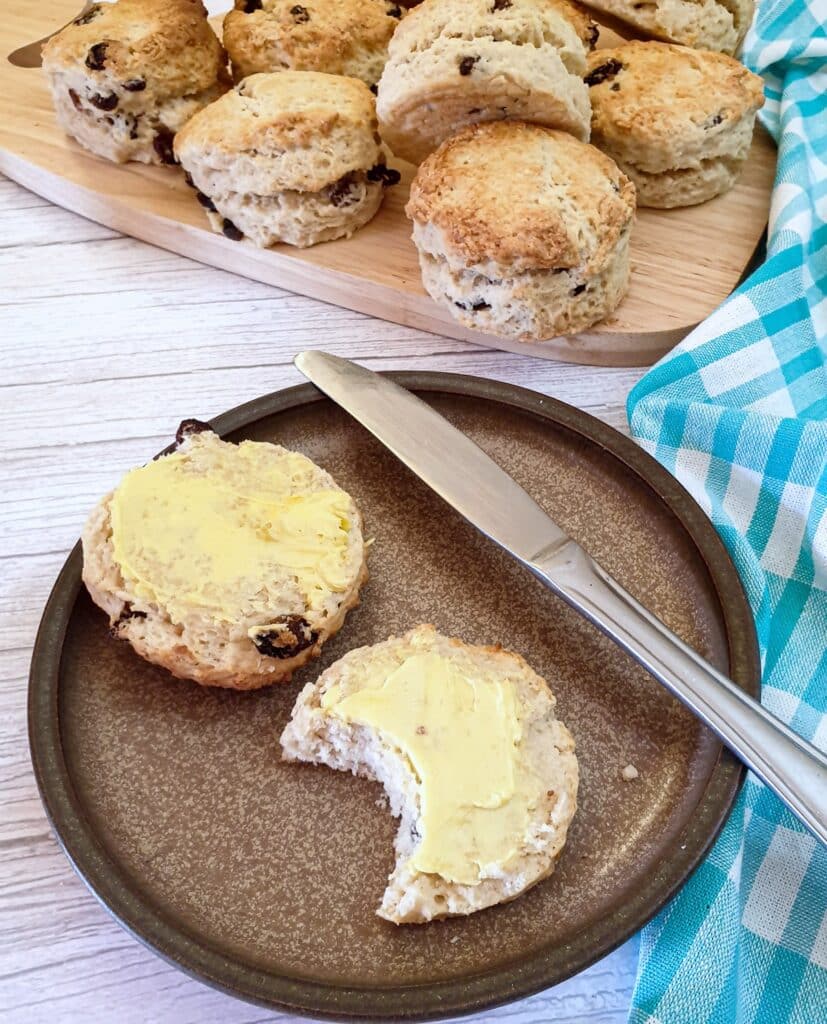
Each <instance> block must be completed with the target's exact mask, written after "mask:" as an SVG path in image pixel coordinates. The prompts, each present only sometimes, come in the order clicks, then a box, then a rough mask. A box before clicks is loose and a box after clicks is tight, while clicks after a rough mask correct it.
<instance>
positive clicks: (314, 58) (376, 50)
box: [224, 0, 404, 85]
mask: <svg viewBox="0 0 827 1024" xmlns="http://www.w3.org/2000/svg"><path fill="white" fill-rule="evenodd" d="M403 13H404V12H403V9H402V8H401V7H400V6H399V5H398V4H396V3H394V2H392V0H334V2H330V0H305V2H304V3H302V4H300V5H299V4H296V3H294V0H235V8H234V9H233V10H231V11H229V12H228V13H227V15H226V17H225V18H224V45H225V47H226V48H227V52H228V53H229V55H230V60H231V61H232V66H233V74H234V76H235V78H236V80H237V81H238V80H240V79H242V78H246V77H247V75H252V74H255V73H256V72H260V71H281V70H292V71H324V72H327V73H328V74H331V75H346V76H348V77H351V78H359V79H361V81H363V82H365V83H366V84H367V85H375V83H376V82H378V81H379V76H380V75H381V74H382V68H383V67H384V65H385V61H386V59H387V51H388V42H389V40H390V38H391V36H392V35H393V32H394V29H395V28H396V26H397V25H398V24H399V20H400V18H401V17H402V15H403Z"/></svg>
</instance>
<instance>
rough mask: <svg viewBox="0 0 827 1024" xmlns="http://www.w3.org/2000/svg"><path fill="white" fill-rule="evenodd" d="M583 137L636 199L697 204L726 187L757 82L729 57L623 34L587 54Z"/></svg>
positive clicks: (737, 162)
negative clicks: (588, 131) (624, 38)
mask: <svg viewBox="0 0 827 1024" xmlns="http://www.w3.org/2000/svg"><path fill="white" fill-rule="evenodd" d="M586 84H587V85H588V86H589V91H590V93H591V99H592V142H593V143H594V145H595V146H598V147H599V148H600V149H602V150H603V152H604V153H608V154H609V156H611V157H612V158H613V159H614V160H615V161H616V162H617V163H618V165H619V166H620V168H621V169H622V170H623V171H624V172H625V173H626V174H627V175H628V176H629V178H631V180H632V181H633V182H634V184H635V187H636V189H637V202H638V205H639V206H655V207H661V208H668V207H675V206H691V205H693V204H695V203H703V202H705V201H706V200H707V199H711V198H712V197H713V196H717V195H720V194H721V193H722V192H726V191H727V189H729V188H731V187H732V186H733V185H734V184H735V182H736V181H737V179H738V174H739V173H740V171H741V168H742V167H743V165H744V161H745V160H746V158H747V154H748V153H749V149H750V145H751V143H752V133H753V128H754V125H755V115H756V113H757V111H758V110H759V109H760V108H761V106H762V105H763V102H764V93H763V82H762V80H761V78H760V77H759V76H758V75H755V74H753V73H752V72H751V71H749V70H748V69H747V68H745V67H744V66H743V64H740V63H739V62H738V61H737V60H735V59H734V58H733V57H728V56H727V55H726V54H723V53H712V52H710V51H708V50H693V49H690V48H689V47H686V46H672V45H670V44H669V43H658V42H645V43H644V42H638V41H632V42H628V43H625V44H624V45H622V46H618V47H615V48H613V49H609V50H600V51H598V52H596V53H593V54H591V56H590V58H589V73H588V75H587V76H586Z"/></svg>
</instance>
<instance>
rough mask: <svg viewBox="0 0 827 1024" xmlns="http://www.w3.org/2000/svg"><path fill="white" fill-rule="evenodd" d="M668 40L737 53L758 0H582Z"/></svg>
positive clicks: (649, 33)
mask: <svg viewBox="0 0 827 1024" xmlns="http://www.w3.org/2000/svg"><path fill="white" fill-rule="evenodd" d="M583 3H585V4H586V6H587V7H591V8H593V9H594V10H595V11H602V12H604V13H605V14H613V15H614V16H615V17H616V18H619V19H620V20H621V21H625V22H626V23H627V24H629V25H633V26H634V27H635V28H637V29H639V30H640V31H641V32H644V33H646V34H647V35H650V36H654V37H655V38H656V39H662V40H663V41H664V42H667V43H680V44H681V45H682V46H694V47H696V48H697V49H699V50H719V51H720V52H721V53H730V54H731V53H735V51H736V50H737V49H738V47H739V46H740V45H741V42H742V41H743V38H744V36H745V35H746V34H747V29H748V28H749V27H750V25H751V24H752V19H753V17H754V15H755V0H645V2H641V0H583Z"/></svg>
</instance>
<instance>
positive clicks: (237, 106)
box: [175, 71, 400, 248]
mask: <svg viewBox="0 0 827 1024" xmlns="http://www.w3.org/2000/svg"><path fill="white" fill-rule="evenodd" d="M175 156H176V159H177V160H178V162H179V163H180V164H181V165H182V167H183V168H184V170H185V173H186V178H187V182H188V184H190V185H191V186H192V187H193V188H194V190H195V193H196V198H197V200H198V202H199V203H200V204H201V205H202V206H203V207H204V209H205V211H206V215H207V217H208V219H209V222H210V225H211V227H212V228H213V230H214V231H216V232H218V233H221V234H223V235H225V237H227V238H229V239H231V240H233V241H241V240H242V239H244V238H248V239H250V241H252V242H253V243H254V244H255V245H257V246H260V247H262V248H268V247H270V246H273V245H276V244H278V243H281V242H283V243H287V244H289V245H294V246H297V247H300V248H305V247H307V246H311V245H316V244H318V243H320V242H328V241H333V240H335V239H338V238H349V237H350V236H351V235H352V234H353V233H354V232H355V231H357V230H358V229H359V228H361V227H363V226H364V225H365V224H367V223H368V221H370V220H371V219H372V218H373V216H374V215H375V214H376V213H377V211H378V210H379V207H380V206H381V203H382V198H383V194H384V191H385V189H386V188H388V187H389V186H392V185H395V184H397V183H398V182H399V180H400V173H399V171H397V170H395V169H393V168H391V167H388V166H387V163H386V159H387V158H386V154H385V151H384V149H383V147H382V143H381V139H380V137H379V133H378V126H377V122H376V108H375V103H374V99H373V95H372V94H371V92H370V90H369V89H368V87H367V86H366V85H365V84H364V82H361V81H359V80H357V79H354V78H345V77H341V76H337V75H328V74H324V73H321V72H312V71H283V72H277V73H275V72H274V73H269V74H268V73H260V74H254V75H251V76H249V77H248V78H245V79H244V80H243V81H241V82H240V83H239V84H238V85H237V86H236V87H235V88H234V89H233V90H231V91H230V92H228V93H227V94H226V95H224V96H222V97H221V99H220V100H218V101H217V102H216V103H214V104H212V105H211V106H209V107H207V108H206V109H204V110H203V111H201V112H200V114H199V115H197V116H196V117H194V118H193V119H192V120H191V121H190V123H189V124H188V125H187V126H186V127H185V128H184V130H183V131H182V132H179V134H178V135H177V136H176V139H175Z"/></svg>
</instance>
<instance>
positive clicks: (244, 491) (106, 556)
mask: <svg viewBox="0 0 827 1024" xmlns="http://www.w3.org/2000/svg"><path fill="white" fill-rule="evenodd" d="M195 431H200V432H195ZM178 437H179V443H178V444H177V445H176V446H175V447H174V450H169V451H168V453H165V454H163V455H162V456H160V457H159V458H157V459H155V461H153V462H150V463H147V465H145V466H141V467H140V468H138V469H133V470H132V471H131V472H130V473H127V475H126V476H125V477H124V479H123V480H122V481H121V482H120V484H119V485H118V486H117V487H116V488H115V490H114V491H112V492H111V493H110V494H107V495H106V497H105V498H104V499H103V500H102V501H101V502H100V503H99V504H98V505H97V506H96V507H95V509H94V510H93V511H92V513H91V515H90V516H89V519H88V521H87V523H86V526H85V528H84V531H83V537H82V541H83V581H84V583H85V584H86V587H87V589H88V590H89V593H90V594H91V596H92V600H93V601H94V602H95V604H97V605H99V606H100V607H101V608H102V609H103V610H104V611H105V612H106V613H107V614H108V615H109V621H110V623H111V626H112V633H113V635H114V636H116V637H118V638H121V639H124V640H128V641H129V643H130V644H131V645H132V646H133V647H134V649H135V650H136V651H137V652H138V654H140V655H141V657H143V658H146V659H147V661H151V662H154V663H155V664H156V665H162V666H163V667H164V668H166V669H168V670H169V671H170V672H171V673H172V674H173V675H175V676H179V677H181V678H184V679H193V680H195V681H196V682H198V683H202V684H204V685H207V686H224V687H230V688H232V689H236V690H254V689H257V688H259V687H261V686H268V685H269V684H270V683H279V682H286V681H288V680H289V679H290V675H291V673H292V672H294V671H295V670H296V669H297V668H299V667H300V666H301V665H303V664H304V663H305V662H306V661H308V660H309V659H310V658H313V657H316V656H317V655H318V654H319V651H320V650H321V647H322V644H323V643H324V642H325V641H326V640H327V639H328V638H329V637H331V636H333V634H334V633H336V632H337V631H338V630H339V629H340V627H341V625H342V623H343V621H344V618H345V615H346V614H347V612H348V610H349V609H350V608H352V607H354V605H356V604H358V602H359V588H360V587H361V585H362V583H363V582H364V580H365V579H366V577H367V570H366V567H365V545H364V543H363V540H362V523H361V517H360V515H359V511H358V509H357V508H356V505H355V504H354V502H353V499H352V498H351V497H350V495H349V494H347V493H346V492H345V491H343V490H342V488H341V487H339V486H338V485H337V484H336V482H335V481H334V480H333V479H332V478H331V477H330V476H329V474H328V473H326V472H325V471H324V470H323V469H320V468H319V467H318V466H316V465H315V464H314V463H312V462H311V461H310V459H308V458H306V457H305V456H304V455H299V454H298V453H296V452H291V451H287V450H286V449H285V448H281V447H279V446H278V445H274V444H265V443H260V442H253V441H243V442H242V443H241V444H238V445H235V444H228V443H225V442H224V441H221V440H219V438H218V437H217V436H216V435H215V434H214V433H212V432H211V431H210V429H209V427H207V426H206V425H205V424H199V423H197V422H196V421H185V422H184V423H183V424H182V425H181V428H180V430H179V434H178Z"/></svg>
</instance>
